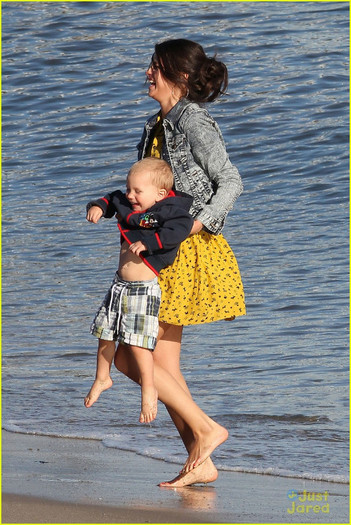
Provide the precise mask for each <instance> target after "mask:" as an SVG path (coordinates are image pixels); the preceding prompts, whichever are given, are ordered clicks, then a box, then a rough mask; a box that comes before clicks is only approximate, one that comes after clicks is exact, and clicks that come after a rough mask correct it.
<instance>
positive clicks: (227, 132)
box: [2, 2, 349, 483]
mask: <svg viewBox="0 0 351 525" xmlns="http://www.w3.org/2000/svg"><path fill="white" fill-rule="evenodd" d="M2 24H3V28H2V38H3V51H2V53H3V58H2V66H3V77H2V82H3V137H2V139H3V173H2V242H3V252H2V267H3V268H2V269H3V274H2V304H3V341H2V378H3V379H2V387H3V393H2V401H3V428H5V429H7V430H10V431H13V432H24V433H34V434H44V435H50V436H57V437H58V438H59V437H62V436H74V437H77V438H82V439H97V440H102V442H103V444H104V445H105V446H106V447H114V448H115V449H116V454H117V453H118V449H125V450H132V451H135V452H136V453H138V454H142V455H147V456H151V457H155V458H159V459H163V460H164V461H171V462H174V463H177V464H182V463H183V462H184V460H185V458H186V454H185V451H184V449H183V447H182V445H181V443H180V440H179V438H178V436H177V434H176V431H175V430H174V427H173V425H172V424H171V422H170V420H169V417H168V415H167V412H166V411H165V409H164V407H162V406H160V408H159V415H158V418H157V420H156V421H155V422H153V423H152V425H150V426H142V425H140V424H138V422H137V420H138V414H139V392H138V388H137V387H136V386H135V385H134V384H132V383H131V382H130V381H129V380H127V379H126V378H125V377H123V376H122V375H120V374H118V373H117V372H116V371H115V372H114V374H113V379H114V387H113V388H111V389H110V390H109V391H108V392H105V393H104V394H103V395H102V396H101V398H100V400H99V402H98V403H97V404H96V405H94V407H92V408H91V409H89V410H87V409H86V408H85V407H84V406H83V398H84V396H85V394H86V393H87V392H88V390H89V388H90V384H91V382H92V379H93V377H94V370H95V355H96V340H95V339H94V338H93V337H92V336H91V335H90V334H89V326H90V322H91V319H92V317H93V315H94V313H95V311H96V309H97V307H98V306H99V303H100V301H101V299H102V297H103V296H104V293H105V291H106V289H107V287H108V286H109V283H110V281H111V279H112V277H113V275H114V272H115V269H116V265H117V242H118V239H117V235H116V230H115V224H114V221H111V222H109V221H105V222H102V223H100V224H99V225H96V226H95V225H92V224H88V223H87V222H86V221H85V205H86V202H87V201H88V200H90V199H91V198H93V197H96V196H100V195H102V194H104V192H106V191H108V190H111V189H114V188H116V187H123V185H124V179H125V176H126V172H127V170H128V168H129V166H130V165H131V164H132V163H133V162H134V161H135V160H136V149H135V145H136V144H137V142H138V140H139V138H140V135H141V131H142V126H143V123H144V121H145V119H146V118H147V117H148V116H149V115H151V114H153V113H154V112H156V111H157V110H158V106H157V104H156V103H155V102H154V101H153V100H151V99H149V98H148V97H147V86H146V85H145V70H146V67H147V65H148V63H149V61H150V56H151V54H152V52H153V45H154V43H155V42H157V41H159V40H161V39H164V38H179V37H185V38H190V39H193V40H197V41H199V42H201V43H202V44H203V46H204V47H205V49H206V51H207V52H208V53H209V54H214V53H217V55H218V56H219V57H220V58H221V59H222V60H223V61H224V62H225V63H226V64H227V66H228V70H229V76H230V85H229V90H228V94H227V95H225V96H224V97H222V98H221V99H220V100H219V101H217V102H215V103H213V104H212V105H211V106H210V108H209V109H210V111H211V113H212V115H213V116H214V117H215V118H216V120H217V121H218V123H219V125H220V127H221V129H222V131H223V134H224V137H225V140H226V143H227V148H228V152H229V154H230V157H231V159H232V161H233V163H234V164H236V165H237V167H238V169H239V171H240V173H241V174H242V178H243V182H244V186H245V191H244V193H243V194H242V195H241V197H240V198H239V199H238V201H237V203H236V204H235V207H234V209H233V211H232V212H231V213H230V215H229V217H228V220H227V223H226V226H225V230H224V234H225V236H226V237H227V239H228V241H229V243H230V245H231V246H232V248H233V249H234V251H235V254H236V256H237V259H238V262H239V265H240V268H241V273H242V278H243V282H244V286H245V292H246V301H247V315H246V316H245V317H241V318H238V319H237V320H235V321H234V322H230V323H227V322H219V323H214V324H208V325H203V326H201V327H187V328H186V329H185V333H184V345H183V352H182V367H183V371H184V375H185V377H186V378H187V381H188V383H189V386H190V389H191V391H192V393H193V396H194V398H195V400H196V401H197V402H198V403H199V405H200V406H201V407H202V408H203V409H204V410H205V411H206V412H207V413H208V414H209V415H211V416H212V417H214V418H215V419H216V420H217V421H218V422H220V423H221V424H223V425H225V426H226V427H227V428H228V429H229V433H230V437H229V439H228V440H227V442H226V443H225V444H223V445H222V446H221V447H220V448H219V449H218V450H216V452H215V454H214V456H213V457H214V461H215V463H216V465H217V466H218V467H219V468H220V469H224V470H232V471H245V472H257V473H261V474H262V473H266V474H271V475H276V476H293V477H294V476H295V477H302V478H306V479H315V480H329V481H335V482H341V483H346V482H347V479H348V439H349V436H348V428H349V427H348V406H349V403H348V253H349V252H348V195H349V193H348V182H349V178H348V114H349V113H348V111H349V110H348V89H349V73H348V67H349V57H348V38H349V7H348V2H330V3H328V2H274V3H273V2H271V3H268V2H267V3H265V2H223V3H217V2H215V3H214V2H196V3H194V2H184V3H183V2H170V3H168V2H167V3H164V2H155V3H152V2H53V3H50V2H18V3H16V2H11V3H10V2H2ZM176 470H178V467H175V471H176Z"/></svg>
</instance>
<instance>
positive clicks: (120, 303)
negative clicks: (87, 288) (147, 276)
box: [90, 273, 161, 350]
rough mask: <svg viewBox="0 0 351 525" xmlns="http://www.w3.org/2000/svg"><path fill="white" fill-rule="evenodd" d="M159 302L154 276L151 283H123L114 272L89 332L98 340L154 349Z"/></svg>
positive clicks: (159, 295) (158, 290)
mask: <svg viewBox="0 0 351 525" xmlns="http://www.w3.org/2000/svg"><path fill="white" fill-rule="evenodd" d="M160 303H161V289H160V287H159V284H158V281H157V277H155V279H152V280H151V281H123V280H122V279H120V277H119V276H118V275H117V273H116V276H115V278H114V280H113V282H112V285H111V287H110V289H109V291H108V292H107V294H106V296H105V299H104V300H103V302H102V305H101V306H100V308H99V310H98V311H97V313H96V316H95V319H94V321H93V323H92V325H91V328H90V333H91V334H93V335H94V336H95V337H98V338H99V339H104V340H107V341H118V342H120V343H124V344H127V345H133V346H139V347H141V348H148V349H149V350H154V348H155V346H156V342H157V335H158V313H159V309H160Z"/></svg>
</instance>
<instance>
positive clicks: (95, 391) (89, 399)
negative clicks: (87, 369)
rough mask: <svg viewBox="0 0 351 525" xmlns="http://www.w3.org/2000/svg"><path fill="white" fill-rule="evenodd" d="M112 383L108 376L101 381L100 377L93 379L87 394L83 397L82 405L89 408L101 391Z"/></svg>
mask: <svg viewBox="0 0 351 525" xmlns="http://www.w3.org/2000/svg"><path fill="white" fill-rule="evenodd" d="M112 385H113V381H112V379H111V378H110V377H108V378H107V379H105V380H104V381H101V380H100V379H95V381H94V383H93V386H92V387H91V389H90V392H89V394H88V395H87V396H86V398H85V399H84V405H85V406H86V407H87V408H89V407H91V405H93V404H94V403H95V401H97V400H98V399H99V397H100V394H101V392H103V391H104V390H107V389H108V388H110V387H111V386H112Z"/></svg>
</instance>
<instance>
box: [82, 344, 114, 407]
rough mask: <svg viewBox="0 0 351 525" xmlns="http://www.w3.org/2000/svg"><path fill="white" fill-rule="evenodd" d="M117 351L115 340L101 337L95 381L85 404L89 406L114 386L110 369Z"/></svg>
mask: <svg viewBox="0 0 351 525" xmlns="http://www.w3.org/2000/svg"><path fill="white" fill-rule="evenodd" d="M115 351H116V343H115V341H105V340H104V339H99V347H98V352H97V360H96V375H95V381H94V383H93V385H92V387H91V389H90V391H89V394H88V395H87V396H86V398H85V399H84V405H85V406H86V407H87V408H89V407H91V405H93V404H94V403H95V401H97V400H98V398H99V396H100V394H101V392H103V391H104V390H107V389H108V388H110V387H111V386H112V379H111V377H110V370H111V365H112V361H113V358H114V355H115Z"/></svg>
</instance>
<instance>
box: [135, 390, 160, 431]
mask: <svg viewBox="0 0 351 525" xmlns="http://www.w3.org/2000/svg"><path fill="white" fill-rule="evenodd" d="M157 400H158V394H157V390H156V389H155V388H154V387H150V388H145V387H142V389H141V412H140V417H139V422H140V423H151V421H153V420H154V419H155V418H156V414H157Z"/></svg>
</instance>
